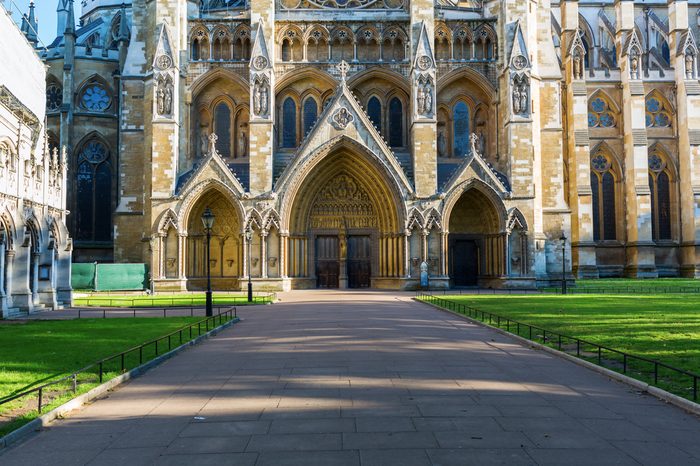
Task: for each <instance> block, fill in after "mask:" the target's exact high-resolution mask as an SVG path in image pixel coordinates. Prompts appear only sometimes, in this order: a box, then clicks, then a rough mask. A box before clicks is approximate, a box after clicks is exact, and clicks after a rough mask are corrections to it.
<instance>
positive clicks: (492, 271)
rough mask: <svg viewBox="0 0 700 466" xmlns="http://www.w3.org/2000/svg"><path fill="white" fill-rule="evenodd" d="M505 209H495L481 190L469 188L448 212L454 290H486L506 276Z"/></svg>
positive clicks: (451, 276) (449, 263)
mask: <svg viewBox="0 0 700 466" xmlns="http://www.w3.org/2000/svg"><path fill="white" fill-rule="evenodd" d="M485 189H487V188H485ZM499 207H500V208H499ZM502 207H503V206H502V205H499V206H497V205H494V201H493V200H492V199H491V197H490V196H488V195H487V194H485V193H484V192H483V191H482V190H481V189H478V188H469V189H467V190H465V191H464V192H463V193H462V194H461V196H460V197H459V198H458V199H457V200H456V201H455V202H454V204H453V205H452V207H451V209H450V210H449V212H447V214H446V216H447V215H449V217H448V218H449V237H448V257H447V260H448V273H449V276H450V285H451V286H453V287H463V286H485V285H486V283H485V282H487V281H488V280H489V279H495V278H499V277H503V276H504V275H505V274H506V267H505V264H506V257H505V255H506V234H505V232H504V228H503V224H504V222H505V209H504V208H502Z"/></svg>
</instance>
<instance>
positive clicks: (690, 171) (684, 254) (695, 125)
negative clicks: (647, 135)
mask: <svg viewBox="0 0 700 466" xmlns="http://www.w3.org/2000/svg"><path fill="white" fill-rule="evenodd" d="M688 15H689V14H688V2H687V1H686V0H678V1H670V0H669V1H668V18H669V38H670V43H669V48H670V49H671V67H672V68H673V69H674V73H675V80H676V96H677V97H676V99H677V101H676V109H677V118H676V121H677V125H678V165H679V170H678V184H679V188H680V189H679V191H680V199H679V201H680V202H679V205H680V220H681V230H680V240H681V255H680V262H681V275H683V276H684V277H689V278H700V265H699V264H698V260H699V259H700V215H699V214H698V212H699V211H700V163H698V160H700V84H699V83H698V48H697V44H696V42H695V39H694V37H693V32H692V29H690V28H689V24H688V17H689V16H688Z"/></svg>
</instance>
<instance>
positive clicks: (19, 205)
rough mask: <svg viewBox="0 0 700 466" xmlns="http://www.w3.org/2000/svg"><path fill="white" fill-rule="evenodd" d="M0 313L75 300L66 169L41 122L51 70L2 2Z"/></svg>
mask: <svg viewBox="0 0 700 466" xmlns="http://www.w3.org/2000/svg"><path fill="white" fill-rule="evenodd" d="M0 42H2V44H3V47H1V48H0V63H2V66H0V318H3V317H8V316H10V315H13V314H15V313H17V312H20V311H24V312H26V311H33V310H37V309H42V308H46V307H50V308H55V307H57V306H59V305H60V304H70V302H71V287H70V267H71V265H70V264H71V240H70V238H69V236H68V230H67V228H66V226H65V219H66V213H67V212H66V209H65V186H66V170H65V164H64V163H63V160H64V158H63V157H62V155H61V154H60V153H59V151H58V148H53V150H50V149H49V147H48V145H47V141H46V127H45V122H44V114H45V112H44V105H45V97H44V86H45V82H46V70H45V68H44V64H43V63H42V62H41V60H40V59H39V57H38V56H37V54H36V52H35V51H34V49H33V45H32V44H31V43H29V42H28V41H27V39H25V37H24V36H23V35H22V32H20V30H19V28H17V26H16V25H15V24H14V22H13V20H12V17H11V16H10V15H9V13H8V12H7V11H6V10H5V8H4V7H3V6H0Z"/></svg>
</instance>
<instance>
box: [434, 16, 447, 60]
mask: <svg viewBox="0 0 700 466" xmlns="http://www.w3.org/2000/svg"><path fill="white" fill-rule="evenodd" d="M433 47H434V49H435V59H436V60H438V61H447V60H452V31H451V30H450V28H448V27H447V26H445V24H440V25H438V26H437V27H436V28H435V40H434V45H433Z"/></svg>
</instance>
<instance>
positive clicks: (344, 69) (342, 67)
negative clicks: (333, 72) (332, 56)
mask: <svg viewBox="0 0 700 466" xmlns="http://www.w3.org/2000/svg"><path fill="white" fill-rule="evenodd" d="M349 70H350V65H348V62H346V61H345V60H341V62H340V63H338V71H339V72H340V82H343V83H344V82H345V77H346V76H347V75H348V71H349Z"/></svg>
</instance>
